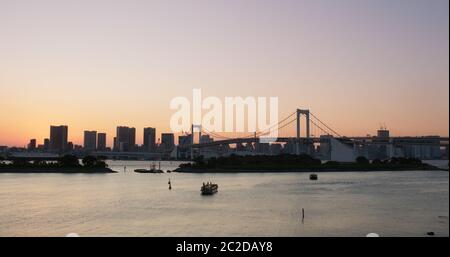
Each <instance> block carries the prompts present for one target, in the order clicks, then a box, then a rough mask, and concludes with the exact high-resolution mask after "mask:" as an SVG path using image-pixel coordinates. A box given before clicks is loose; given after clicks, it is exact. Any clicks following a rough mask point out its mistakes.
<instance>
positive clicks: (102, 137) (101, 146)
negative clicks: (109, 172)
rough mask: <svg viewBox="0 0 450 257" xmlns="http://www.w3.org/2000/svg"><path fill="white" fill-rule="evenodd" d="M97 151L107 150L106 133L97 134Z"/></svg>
mask: <svg viewBox="0 0 450 257" xmlns="http://www.w3.org/2000/svg"><path fill="white" fill-rule="evenodd" d="M97 150H99V151H105V150H106V133H98V134H97Z"/></svg>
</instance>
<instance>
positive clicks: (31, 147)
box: [28, 139, 36, 150]
mask: <svg viewBox="0 0 450 257" xmlns="http://www.w3.org/2000/svg"><path fill="white" fill-rule="evenodd" d="M35 149H36V139H30V143H29V144H28V150H35Z"/></svg>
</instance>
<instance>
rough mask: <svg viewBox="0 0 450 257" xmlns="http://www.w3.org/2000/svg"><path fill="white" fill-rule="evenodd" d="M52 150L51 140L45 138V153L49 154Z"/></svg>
mask: <svg viewBox="0 0 450 257" xmlns="http://www.w3.org/2000/svg"><path fill="white" fill-rule="evenodd" d="M49 150H50V139H48V138H44V151H45V152H48V151H49Z"/></svg>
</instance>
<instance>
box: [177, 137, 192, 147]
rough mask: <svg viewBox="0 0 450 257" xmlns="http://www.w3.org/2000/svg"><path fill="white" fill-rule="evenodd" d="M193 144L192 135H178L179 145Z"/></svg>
mask: <svg viewBox="0 0 450 257" xmlns="http://www.w3.org/2000/svg"><path fill="white" fill-rule="evenodd" d="M190 144H191V135H186V136H178V146H180V147H186V146H188V145H190Z"/></svg>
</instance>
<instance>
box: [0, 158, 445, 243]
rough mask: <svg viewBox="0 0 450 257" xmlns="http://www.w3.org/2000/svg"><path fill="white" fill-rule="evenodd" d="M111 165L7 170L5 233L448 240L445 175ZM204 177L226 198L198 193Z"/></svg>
mask: <svg viewBox="0 0 450 257" xmlns="http://www.w3.org/2000/svg"><path fill="white" fill-rule="evenodd" d="M178 164H179V163H177V162H162V163H161V165H162V168H163V169H164V170H166V169H170V170H173V169H175V167H177V166H178ZM109 165H110V167H111V168H113V169H114V170H117V171H120V172H119V173H117V174H91V175H88V174H0V236H65V235H66V234H68V233H78V234H79V235H80V236H365V235H366V234H368V233H370V232H375V233H378V234H380V235H382V236H425V233H426V232H428V231H434V232H435V233H436V235H437V236H449V223H448V222H449V221H448V216H449V173H448V172H447V171H404V172H403V171H402V172H369V173H364V172H338V173H331V172H325V173H319V180H318V181H310V180H309V174H308V173H257V174H249V173H239V174H182V173H167V174H138V173H134V172H133V171H132V170H133V169H135V168H148V167H149V166H150V162H141V161H109ZM124 166H126V170H127V172H124ZM169 178H170V179H171V181H172V187H173V188H172V190H168V184H167V182H168V179H169ZM203 181H214V182H216V183H218V184H219V193H217V194H215V195H213V196H201V195H200V191H199V190H200V186H201V184H202V182H203ZM302 208H304V209H305V219H304V221H303V222H302V220H301V209H302Z"/></svg>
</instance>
